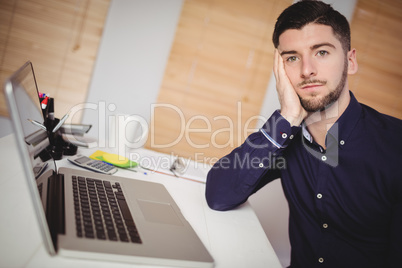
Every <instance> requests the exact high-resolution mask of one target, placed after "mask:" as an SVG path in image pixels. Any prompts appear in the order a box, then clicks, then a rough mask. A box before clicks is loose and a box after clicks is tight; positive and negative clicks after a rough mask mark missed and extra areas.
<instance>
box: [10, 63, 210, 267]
mask: <svg viewBox="0 0 402 268" xmlns="http://www.w3.org/2000/svg"><path fill="white" fill-rule="evenodd" d="M4 90H5V95H6V99H7V102H8V106H9V112H10V117H11V120H12V123H13V126H14V130H15V136H16V140H17V144H18V147H19V151H20V157H21V161H22V163H23V165H24V171H25V177H26V183H27V185H28V188H29V193H30V195H31V200H32V203H33V207H34V209H35V214H36V217H37V220H38V222H39V225H40V231H41V235H42V238H43V242H44V245H45V247H46V249H47V251H48V252H49V254H50V255H61V256H66V257H74V258H85V259H94V260H107V261H118V262H129V263H138V264H152V265H167V266H175V267H176V266H181V267H213V266H214V260H213V258H212V257H211V255H210V254H209V252H208V251H207V249H206V248H205V246H204V245H203V243H202V242H201V240H200V239H199V238H198V236H197V234H196V233H195V232H194V230H193V229H192V227H191V226H190V224H189V223H188V222H187V221H186V219H185V218H184V216H183V215H182V214H181V212H180V209H179V207H178V206H177V204H176V203H175V202H174V200H173V198H172V197H171V196H170V194H169V193H168V191H167V190H166V189H165V187H164V186H163V185H162V184H158V183H152V182H147V181H141V180H135V179H130V178H123V177H118V176H111V175H104V174H100V173H94V172H91V171H87V170H83V169H78V168H77V169H73V168H63V167H61V168H59V169H56V164H57V162H55V161H54V160H53V159H52V158H50V159H49V157H50V154H49V153H48V149H46V148H48V147H49V139H48V136H47V132H46V130H44V129H42V128H40V127H38V124H36V123H35V122H39V123H42V122H43V115H42V112H41V107H40V102H39V96H38V88H37V84H36V80H35V75H34V70H33V66H32V63H31V62H27V63H25V64H24V65H23V66H22V67H21V68H20V69H19V70H18V71H16V72H15V73H14V74H13V75H12V76H11V77H10V78H8V79H7V81H6V83H5V88H4ZM33 122H34V123H33ZM56 170H57V171H56Z"/></svg>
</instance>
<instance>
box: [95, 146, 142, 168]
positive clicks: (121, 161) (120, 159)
mask: <svg viewBox="0 0 402 268" xmlns="http://www.w3.org/2000/svg"><path fill="white" fill-rule="evenodd" d="M89 158H91V159H95V160H101V161H103V162H106V163H109V164H112V165H113V166H116V167H120V168H135V167H137V166H138V164H137V162H134V161H131V160H130V159H128V158H127V157H124V156H121V155H118V154H110V153H106V152H103V151H100V150H98V151H96V152H95V153H93V154H92V155H90V156H89Z"/></svg>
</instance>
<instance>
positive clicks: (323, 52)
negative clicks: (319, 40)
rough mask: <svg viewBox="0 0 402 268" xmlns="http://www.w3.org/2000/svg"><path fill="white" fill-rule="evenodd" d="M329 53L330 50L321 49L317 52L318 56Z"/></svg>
mask: <svg viewBox="0 0 402 268" xmlns="http://www.w3.org/2000/svg"><path fill="white" fill-rule="evenodd" d="M327 54H328V52H327V51H325V50H320V51H318V53H317V55H318V56H325V55H327Z"/></svg>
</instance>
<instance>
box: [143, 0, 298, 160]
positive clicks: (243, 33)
mask: <svg viewBox="0 0 402 268" xmlns="http://www.w3.org/2000/svg"><path fill="white" fill-rule="evenodd" d="M290 3H291V1H273V0H252V1H243V0H188V1H185V2H184V6H183V9H182V14H181V17H180V20H179V24H178V27H177V32H176V36H175V40H174V43H173V46H172V49H171V53H170V58H169V61H168V63H167V67H166V71H165V75H164V78H163V82H162V86H161V89H160V93H159V97H158V105H164V106H163V107H162V106H161V107H158V108H156V109H154V114H153V118H152V123H151V129H150V138H149V139H148V143H147V147H149V148H152V149H154V150H158V151H161V152H165V153H171V152H174V153H175V154H178V155H181V156H183V157H191V158H193V159H195V158H197V159H195V160H198V161H204V160H206V159H207V158H216V157H221V156H223V155H225V154H227V153H229V152H230V151H231V150H232V149H233V148H235V147H237V146H238V145H240V144H241V143H242V142H243V141H244V139H245V138H246V137H247V135H248V134H244V129H245V125H246V124H247V123H248V122H250V126H249V128H252V127H254V125H255V124H256V121H255V120H253V117H254V116H257V115H259V112H260V108H261V105H262V101H263V98H264V95H265V91H266V88H267V85H268V81H269V78H270V75H271V72H272V59H273V49H274V48H273V45H272V42H271V36H272V31H273V27H274V23H275V20H276V17H277V16H278V14H279V13H280V12H281V11H282V10H283V9H284V8H285V7H286V6H288V5H289V4H290ZM168 105H169V106H168ZM196 154H197V156H196ZM200 157H201V159H200ZM206 161H208V160H206Z"/></svg>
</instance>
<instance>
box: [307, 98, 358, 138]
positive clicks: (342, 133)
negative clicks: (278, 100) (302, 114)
mask: <svg viewBox="0 0 402 268" xmlns="http://www.w3.org/2000/svg"><path fill="white" fill-rule="evenodd" d="M349 93H350V102H349V105H348V107H347V108H346V110H345V111H344V112H343V114H342V115H341V116H340V117H339V118H338V120H337V121H336V122H335V124H334V125H333V126H332V127H331V129H330V130H329V131H328V134H330V135H331V136H333V137H334V138H336V140H338V141H339V142H340V145H345V144H346V141H347V139H348V137H349V136H350V134H351V133H352V131H353V129H354V127H355V126H356V124H357V122H358V121H359V118H360V114H361V110H362V107H361V105H360V103H359V102H358V101H357V100H356V98H355V96H354V95H353V93H352V92H351V91H349ZM302 131H303V136H304V138H306V139H307V140H308V141H310V143H312V142H313V137H312V136H311V134H310V133H309V131H308V130H307V127H306V124H305V122H303V124H302Z"/></svg>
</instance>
